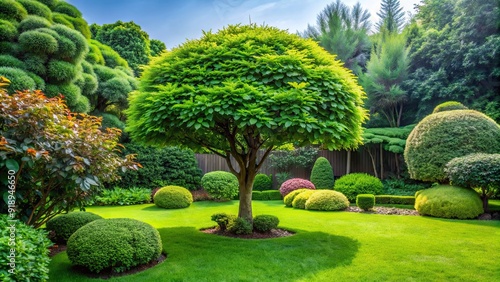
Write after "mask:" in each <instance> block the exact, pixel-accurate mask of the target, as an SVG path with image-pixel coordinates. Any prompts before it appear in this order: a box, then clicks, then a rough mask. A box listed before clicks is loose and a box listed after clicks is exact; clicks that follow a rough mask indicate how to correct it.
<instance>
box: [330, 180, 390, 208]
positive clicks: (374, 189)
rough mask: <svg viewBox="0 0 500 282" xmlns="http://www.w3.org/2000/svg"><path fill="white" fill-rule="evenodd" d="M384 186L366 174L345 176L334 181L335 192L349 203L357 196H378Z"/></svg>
mask: <svg viewBox="0 0 500 282" xmlns="http://www.w3.org/2000/svg"><path fill="white" fill-rule="evenodd" d="M383 188H384V185H383V184H382V181H380V179H378V178H377V177H375V176H371V175H368V174H366V173H350V174H346V175H344V176H342V177H340V178H339V179H337V181H335V190H336V191H339V192H341V193H342V194H344V195H345V196H346V197H347V199H349V201H352V202H354V201H356V196H357V195H358V194H374V195H376V194H380V192H382V189H383Z"/></svg>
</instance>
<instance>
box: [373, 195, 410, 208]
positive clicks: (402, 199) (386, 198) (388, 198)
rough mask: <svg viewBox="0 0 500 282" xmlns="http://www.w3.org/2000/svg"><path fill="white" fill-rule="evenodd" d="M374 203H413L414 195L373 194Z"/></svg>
mask: <svg viewBox="0 0 500 282" xmlns="http://www.w3.org/2000/svg"><path fill="white" fill-rule="evenodd" d="M375 203H376V204H395V205H412V206H413V205H415V196H394V195H375Z"/></svg>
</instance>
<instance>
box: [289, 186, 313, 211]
mask: <svg viewBox="0 0 500 282" xmlns="http://www.w3.org/2000/svg"><path fill="white" fill-rule="evenodd" d="M316 192H318V191H316V190H309V189H308V190H305V191H304V192H302V193H299V194H298V195H297V196H295V198H294V199H293V201H292V207H294V208H296V209H305V208H306V202H307V200H309V197H311V195H312V194H314V193H316Z"/></svg>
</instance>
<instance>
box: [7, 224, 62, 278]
mask: <svg viewBox="0 0 500 282" xmlns="http://www.w3.org/2000/svg"><path fill="white" fill-rule="evenodd" d="M10 220H11V218H10V217H8V216H7V215H5V214H0V264H1V265H2V267H1V268H0V269H1V270H0V278H1V279H2V281H47V280H48V279H49V263H50V258H49V247H50V246H51V245H52V242H50V240H49V239H47V235H48V234H47V232H46V231H44V230H42V229H34V228H33V227H31V226H28V225H26V224H24V223H22V222H21V221H19V220H16V221H15V223H14V222H11V221H10ZM12 224H14V226H15V230H11V229H10V227H11V225H12ZM12 232H15V236H16V238H17V240H15V243H14V244H15V245H11V244H12V241H10V238H11V236H13V235H12V234H14V233H12ZM11 249H15V250H16V253H15V254H14V255H15V264H11V263H12V261H11V252H10V250H11ZM13 268H15V271H14V273H10V272H8V270H9V269H13Z"/></svg>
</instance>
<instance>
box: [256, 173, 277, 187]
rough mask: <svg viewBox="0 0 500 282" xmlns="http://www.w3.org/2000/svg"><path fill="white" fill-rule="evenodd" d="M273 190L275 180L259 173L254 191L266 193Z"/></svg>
mask: <svg viewBox="0 0 500 282" xmlns="http://www.w3.org/2000/svg"><path fill="white" fill-rule="evenodd" d="M271 189H273V179H272V176H268V175H267V174H263V173H258V174H257V175H255V180H254V182H253V190H255V191H264V190H271Z"/></svg>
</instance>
